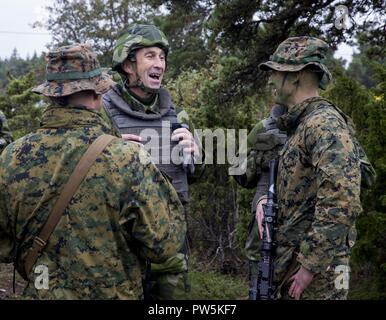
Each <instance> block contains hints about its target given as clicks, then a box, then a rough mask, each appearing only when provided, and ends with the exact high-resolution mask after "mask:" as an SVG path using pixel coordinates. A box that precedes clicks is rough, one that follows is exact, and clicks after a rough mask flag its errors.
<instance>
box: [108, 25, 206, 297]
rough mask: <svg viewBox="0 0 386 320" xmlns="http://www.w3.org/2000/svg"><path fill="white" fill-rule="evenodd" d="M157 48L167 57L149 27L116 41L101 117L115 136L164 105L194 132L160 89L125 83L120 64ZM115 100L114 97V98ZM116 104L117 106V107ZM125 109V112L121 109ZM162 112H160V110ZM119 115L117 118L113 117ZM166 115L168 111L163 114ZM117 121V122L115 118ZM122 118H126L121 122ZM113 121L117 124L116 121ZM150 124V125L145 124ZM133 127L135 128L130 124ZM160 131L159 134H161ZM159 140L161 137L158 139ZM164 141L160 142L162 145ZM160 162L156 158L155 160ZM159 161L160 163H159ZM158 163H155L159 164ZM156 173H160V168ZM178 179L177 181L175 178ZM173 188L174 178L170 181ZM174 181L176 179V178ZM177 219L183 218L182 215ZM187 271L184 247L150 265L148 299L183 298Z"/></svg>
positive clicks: (200, 168)
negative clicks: (143, 94)
mask: <svg viewBox="0 0 386 320" xmlns="http://www.w3.org/2000/svg"><path fill="white" fill-rule="evenodd" d="M154 46H157V47H160V48H162V49H163V50H164V52H165V56H166V57H167V54H168V50H169V43H168V41H167V39H166V37H165V35H164V34H163V32H162V31H160V30H158V29H157V28H156V27H154V26H152V25H138V24H135V25H132V26H130V27H129V28H128V29H127V30H125V32H124V33H123V34H122V35H121V36H120V37H119V38H118V40H117V43H116V45H115V48H114V53H113V65H112V69H113V71H117V72H114V73H113V77H114V80H115V81H116V82H117V85H116V86H115V87H114V88H113V89H112V90H110V92H108V93H107V94H105V95H104V111H103V113H104V114H105V115H104V117H105V119H107V121H109V122H110V123H111V126H112V127H114V128H115V134H116V135H118V136H120V134H121V133H127V132H125V131H126V130H129V131H130V130H132V128H130V123H131V122H130V121H131V120H132V119H133V114H135V118H141V120H145V121H144V122H146V119H149V121H151V120H154V119H157V117H158V116H160V115H161V114H162V116H163V110H164V109H163V107H165V105H166V106H167V107H169V105H170V106H171V108H172V109H173V111H172V113H173V112H175V113H176V115H177V117H176V118H177V119H178V122H179V123H186V124H188V126H189V130H190V131H191V132H194V126H193V124H192V122H191V121H190V120H189V117H188V116H187V114H186V112H184V111H183V110H181V109H179V108H175V107H174V106H173V105H172V103H171V97H170V94H169V92H168V91H167V90H166V89H164V88H162V87H161V89H160V90H154V89H150V88H147V87H145V86H144V85H143V83H142V82H141V81H137V83H128V81H127V76H126V74H125V72H124V71H123V70H122V68H121V64H122V63H123V62H124V61H125V60H126V59H129V60H130V61H132V62H135V51H136V50H137V49H140V48H144V47H154ZM131 87H139V88H141V89H142V90H143V91H147V92H151V93H153V94H154V99H153V100H152V101H151V102H149V103H145V102H143V101H141V99H140V98H139V97H137V96H135V95H134V94H133V93H132V92H131V91H129V89H130V88H131ZM114 97H115V98H114ZM114 99H115V100H117V101H118V102H119V101H120V104H121V106H118V102H116V101H115V100H114ZM127 108H129V110H128V111H127V112H126V111H124V110H127ZM161 109H162V110H161ZM118 113H119V115H117V114H118ZM167 114H168V115H169V114H170V111H168V113H167ZM118 118H119V119H118ZM113 119H118V120H119V121H120V123H121V126H122V127H121V128H119V127H118V125H116V123H115V120H113ZM123 119H126V121H125V123H123V122H124V120H123ZM118 120H117V121H118ZM149 123H150V122H149ZM141 126H145V127H146V126H149V128H150V125H149V124H143V123H142V125H141ZM133 128H137V126H136V125H133ZM162 132H163V131H162ZM162 139H163V138H162ZM163 141H164V140H162V143H163ZM157 160H160V159H157ZM160 162H161V161H160ZM160 162H159V163H160ZM195 167H196V168H195V170H194V173H191V172H189V173H188V174H187V179H188V182H193V181H195V180H196V179H197V178H199V177H200V176H201V174H202V172H203V169H204V166H203V165H201V166H200V165H196V166H195ZM159 168H160V170H161V171H162V172H163V173H165V174H167V173H166V172H164V170H163V168H162V167H161V166H160V167H159ZM178 180H179V179H178ZM171 181H172V184H173V186H175V187H176V185H175V184H174V182H175V181H174V179H171ZM176 181H177V179H176ZM176 190H177V192H178V194H179V196H180V200H181V202H182V203H183V205H184V209H185V211H186V209H187V206H186V204H187V202H188V200H187V196H188V192H187V189H186V191H185V192H184V194H183V193H180V192H179V190H178V188H177V187H176ZM181 219H184V220H185V219H186V218H185V214H184V215H183V216H182V217H181ZM187 272H188V254H187V248H186V247H184V248H183V249H182V252H180V253H178V254H177V255H176V256H174V257H172V258H170V259H169V260H168V261H166V262H165V263H162V264H155V263H153V264H151V290H150V294H149V296H150V298H151V299H155V300H170V299H186V298H187V297H188V296H187V294H188V293H189V291H190V285H189V283H188V278H187Z"/></svg>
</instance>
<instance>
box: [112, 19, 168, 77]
mask: <svg viewBox="0 0 386 320" xmlns="http://www.w3.org/2000/svg"><path fill="white" fill-rule="evenodd" d="M145 47H160V48H161V49H163V50H164V52H165V56H167V54H168V51H169V42H168V40H167V39H166V36H165V34H164V33H163V32H162V31H161V30H159V29H158V28H157V27H155V26H154V25H145V24H134V25H132V26H130V27H129V28H128V29H127V30H126V31H124V32H123V33H122V35H121V36H120V37H119V38H118V40H117V42H116V44H115V48H114V53H113V66H112V69H113V70H115V71H118V72H119V73H124V72H123V70H122V69H121V63H122V62H124V61H125V60H126V59H127V58H129V59H132V60H133V59H135V57H134V53H135V50H137V49H140V48H145ZM133 61H134V60H133Z"/></svg>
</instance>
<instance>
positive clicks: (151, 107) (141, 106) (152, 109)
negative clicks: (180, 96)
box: [119, 84, 160, 114]
mask: <svg viewBox="0 0 386 320" xmlns="http://www.w3.org/2000/svg"><path fill="white" fill-rule="evenodd" d="M119 90H120V91H121V94H122V98H123V100H125V102H126V103H127V104H128V105H129V106H130V108H131V109H132V110H133V111H138V112H143V113H147V114H157V113H159V110H160V105H159V104H160V101H159V93H156V94H155V97H154V99H153V100H152V101H151V103H149V104H146V103H144V102H142V101H141V100H140V99H139V98H138V97H136V96H135V95H133V94H132V93H131V92H130V91H129V90H128V89H127V88H126V87H125V86H124V85H122V84H119Z"/></svg>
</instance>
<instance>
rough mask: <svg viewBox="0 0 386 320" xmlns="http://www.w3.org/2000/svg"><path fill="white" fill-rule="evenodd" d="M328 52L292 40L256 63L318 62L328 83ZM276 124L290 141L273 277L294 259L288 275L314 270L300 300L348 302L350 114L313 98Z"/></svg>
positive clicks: (356, 168) (353, 192)
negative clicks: (341, 277) (342, 271)
mask: <svg viewBox="0 0 386 320" xmlns="http://www.w3.org/2000/svg"><path fill="white" fill-rule="evenodd" d="M327 49H328V47H327V44H326V43H325V42H323V41H321V40H319V39H316V38H311V37H296V38H289V39H287V40H285V41H284V42H283V43H282V44H280V45H279V47H278V49H277V50H276V51H275V53H274V54H273V55H272V56H271V58H270V61H268V62H267V63H264V64H261V65H260V66H259V67H260V68H261V69H263V70H268V69H274V70H277V71H283V72H285V71H289V72H291V71H299V70H301V69H303V68H305V67H306V66H312V67H313V68H315V67H316V68H319V70H320V72H322V74H321V77H320V79H321V83H320V86H321V87H325V85H326V84H327V83H328V81H329V79H331V75H330V73H329V72H328V70H327V68H326V67H325V66H324V64H323V59H324V57H325V54H326V52H327ZM277 125H278V127H279V129H281V130H285V131H286V132H287V134H288V140H287V142H286V144H285V145H284V147H283V149H282V150H281V151H280V153H279V168H278V177H277V186H278V187H277V198H278V206H279V216H278V230H277V233H276V241H277V250H276V258H275V261H274V267H275V275H274V280H275V281H276V283H277V284H279V283H281V282H282V280H283V278H284V277H285V275H286V274H287V273H288V272H289V270H288V268H289V266H290V264H291V261H292V260H293V259H296V260H295V261H296V264H295V268H293V269H292V272H291V274H292V273H295V271H296V270H297V269H298V268H299V266H300V265H302V266H303V267H305V268H306V269H308V270H309V271H311V272H312V273H314V278H313V280H312V282H311V284H310V285H309V286H308V287H307V288H306V290H305V291H304V292H303V294H302V296H301V298H302V299H345V298H346V297H347V292H348V290H347V287H345V285H339V283H337V279H338V273H336V272H339V268H342V267H343V268H345V267H348V266H349V256H350V247H351V246H352V245H353V244H354V241H355V220H356V218H357V216H358V214H359V213H360V212H361V210H362V209H361V203H360V186H361V169H360V163H361V161H360V158H359V156H358V153H357V152H356V144H355V143H354V138H353V132H352V130H351V129H350V126H349V123H348V117H347V116H345V115H344V114H343V113H342V112H341V111H340V110H338V109H337V108H336V107H334V106H332V105H331V104H330V103H329V102H328V101H326V100H324V99H322V98H320V97H314V98H310V99H306V100H305V101H303V102H301V103H299V104H297V105H295V106H292V107H290V108H289V110H288V111H287V112H286V113H285V114H284V115H282V116H281V117H280V118H279V119H278V121H277ZM338 266H340V267H339V268H338V269H336V268H337V267H338ZM346 276H347V277H348V274H346ZM289 284H290V283H287V284H285V285H284V286H283V287H282V290H281V294H282V298H285V299H288V298H289V297H288V286H289ZM280 296H281V295H280V294H279V297H280Z"/></svg>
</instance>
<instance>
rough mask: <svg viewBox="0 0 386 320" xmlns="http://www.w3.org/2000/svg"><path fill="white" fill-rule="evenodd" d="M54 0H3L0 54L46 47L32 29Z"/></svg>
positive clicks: (43, 35) (342, 51)
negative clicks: (32, 25) (14, 50)
mask: <svg viewBox="0 0 386 320" xmlns="http://www.w3.org/2000/svg"><path fill="white" fill-rule="evenodd" d="M53 1H55V0H11V1H9V0H2V1H1V2H0V4H1V7H0V48H1V50H0V58H3V59H4V58H8V57H9V56H10V55H11V54H12V51H13V49H14V48H16V49H17V51H18V53H19V55H20V57H22V58H25V57H26V56H27V54H29V55H30V56H32V55H33V53H34V52H35V51H36V52H37V54H40V53H41V52H42V51H47V50H46V47H45V45H46V44H47V43H49V42H50V40H51V36H50V35H49V34H48V31H47V30H41V29H39V30H38V29H32V27H31V24H32V23H34V22H35V21H44V19H45V18H46V17H47V12H46V10H45V9H44V7H45V6H47V5H49V4H51V3H52V2H53ZM352 52H353V49H352V48H351V47H349V46H348V45H345V44H342V45H341V46H340V47H339V48H338V51H337V52H336V54H335V57H343V58H344V59H345V60H347V61H351V55H352Z"/></svg>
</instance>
